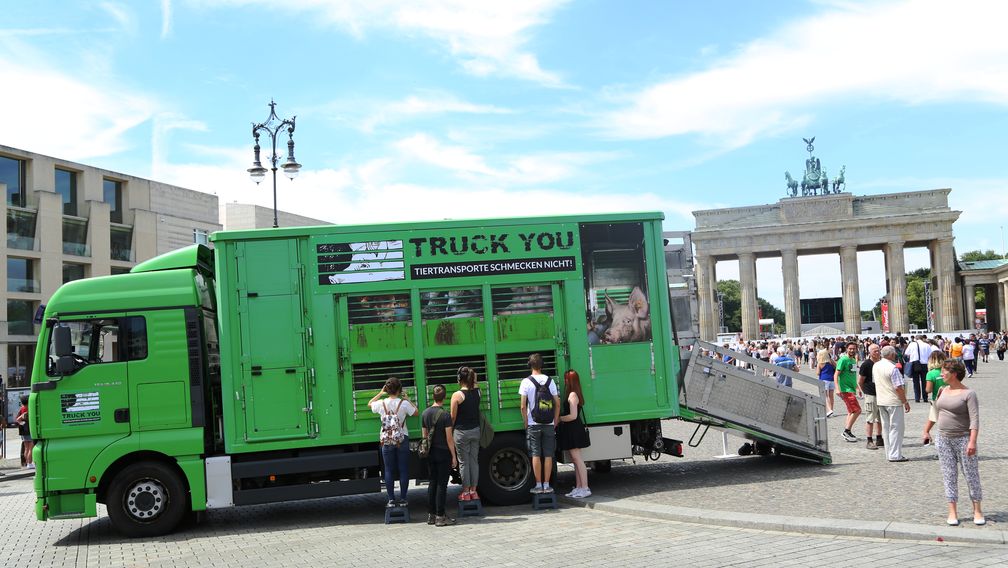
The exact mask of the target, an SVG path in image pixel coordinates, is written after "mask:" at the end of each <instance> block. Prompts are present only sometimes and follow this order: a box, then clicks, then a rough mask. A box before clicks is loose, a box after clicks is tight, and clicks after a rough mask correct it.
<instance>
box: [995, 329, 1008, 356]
mask: <svg viewBox="0 0 1008 568" xmlns="http://www.w3.org/2000/svg"><path fill="white" fill-rule="evenodd" d="M996 349H997V356H998V361H1004V354H1005V351H1008V332H1005V333H1003V334H1001V337H999V338H998V340H997V346H996Z"/></svg>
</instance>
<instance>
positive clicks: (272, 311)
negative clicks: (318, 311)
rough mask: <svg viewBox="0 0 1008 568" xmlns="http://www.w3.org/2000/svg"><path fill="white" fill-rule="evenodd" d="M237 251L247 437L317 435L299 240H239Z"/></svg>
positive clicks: (262, 439)
mask: <svg viewBox="0 0 1008 568" xmlns="http://www.w3.org/2000/svg"><path fill="white" fill-rule="evenodd" d="M236 254H237V256H238V279H239V286H238V318H239V325H240V330H241V347H242V368H241V372H242V387H243V390H244V400H245V440H246V441H248V442H265V441H274V440H287V439H296V438H305V437H310V436H314V435H316V434H317V431H316V428H315V424H314V421H313V419H312V418H313V417H312V392H311V391H310V384H309V381H308V369H307V365H306V360H305V342H306V334H307V328H308V326H307V324H306V315H305V313H304V309H303V307H302V298H301V288H302V281H303V274H302V273H303V269H302V265H301V263H300V262H299V258H298V249H297V241H295V240H290V239H282V240H281V239H276V240H262V241H247V242H240V243H236Z"/></svg>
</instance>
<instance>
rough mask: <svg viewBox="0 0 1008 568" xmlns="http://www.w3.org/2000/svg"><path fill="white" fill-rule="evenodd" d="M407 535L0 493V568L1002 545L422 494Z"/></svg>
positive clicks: (355, 518)
mask: <svg viewBox="0 0 1008 568" xmlns="http://www.w3.org/2000/svg"><path fill="white" fill-rule="evenodd" d="M410 497H411V505H412V509H413V511H414V515H416V516H415V517H414V519H413V522H412V523H410V524H406V525H384V524H383V523H382V505H383V501H382V499H381V498H380V497H378V496H367V497H349V498H334V499H324V500H315V501H305V502H300V503H286V504H278V505H264V506H255V507H244V508H237V509H228V510H224V511H219V512H212V513H210V514H209V515H208V518H207V519H206V520H205V521H204V522H203V523H202V524H200V525H198V526H189V527H186V528H184V529H183V530H181V531H179V532H178V533H176V534H174V535H171V536H169V537H165V538H160V539H151V540H130V539H124V538H122V537H120V536H118V535H117V534H116V533H115V532H113V531H112V530H111V527H110V525H109V522H108V519H107V518H106V517H105V516H104V509H101V516H100V517H99V518H98V519H86V520H72V521H50V522H46V523H41V522H37V521H35V520H34V518H33V516H32V509H33V508H32V504H33V502H34V496H33V494H32V493H31V482H30V480H28V479H21V480H15V481H10V482H6V483H4V484H0V511H3V512H4V514H3V515H2V517H0V534H3V535H4V536H5V538H4V539H3V541H2V542H3V544H2V545H0V566H18V567H24V566H47V567H48V566H81V567H85V566H96V567H102V568H113V567H119V566H156V567H167V566H180V567H181V566H184V567H191V566H235V565H238V566H280V565H285V566H351V565H353V566H377V565H384V566H389V565H392V566H404V565H413V566H426V565H443V564H446V563H455V564H460V565H464V566H474V567H481V566H486V567H494V568H498V567H509V566H516V567H526V566H545V565H553V566H595V565H613V564H619V565H631V566H636V565H650V566H667V565H670V564H671V563H672V561H673V559H676V558H678V559H680V560H682V561H687V562H689V564H690V565H691V566H697V567H703V566H757V567H759V566H773V567H778V566H812V565H820V564H824V563H827V562H829V563H835V562H836V561H837V560H838V559H843V562H844V563H851V562H854V561H859V563H864V562H868V563H869V564H868V565H872V566H897V565H905V564H909V563H910V562H915V563H922V564H921V565H924V564H929V565H941V564H951V563H953V562H955V563H956V564H957V565H962V566H993V565H1003V564H1004V563H1006V562H1008V548H1005V547H1004V546H1003V545H966V544H960V545H956V544H949V543H941V542H910V541H887V540H881V539H855V538H845V537H829V536H815V535H798V534H789V533H780V532H766V531H757V530H747V529H733V528H722V527H710V526H704V525H695V524H688V523H679V522H674V521H664V520H655V519H646V518H640V517H636V516H625V515H616V514H610V513H605V512H599V511H592V510H589V509H582V508H577V507H573V508H568V507H561V509H560V510H558V511H546V512H535V511H532V510H531V509H530V508H529V507H507V508H487V510H486V511H487V515H486V516H485V517H484V518H481V519H475V520H473V519H464V520H462V521H460V523H459V524H458V525H457V526H455V527H450V528H435V527H432V526H428V525H427V524H425V523H424V520H425V519H421V518H419V517H420V515H419V513H420V512H421V511H423V509H424V492H423V491H421V490H414V491H413V492H412V494H411V496H410Z"/></svg>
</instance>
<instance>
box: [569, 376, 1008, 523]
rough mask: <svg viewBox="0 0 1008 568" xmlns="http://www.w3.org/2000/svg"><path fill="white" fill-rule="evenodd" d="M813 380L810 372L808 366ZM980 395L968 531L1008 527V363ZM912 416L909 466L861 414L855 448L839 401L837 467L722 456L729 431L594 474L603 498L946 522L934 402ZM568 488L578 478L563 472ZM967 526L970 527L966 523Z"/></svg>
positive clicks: (666, 427)
mask: <svg viewBox="0 0 1008 568" xmlns="http://www.w3.org/2000/svg"><path fill="white" fill-rule="evenodd" d="M803 371H804V372H805V373H806V374H809V372H808V370H807V369H803ZM966 384H967V385H968V386H970V388H973V389H975V390H976V391H977V395H978V397H979V399H980V416H981V420H980V437H979V440H978V444H977V445H978V450H979V455H980V478H981V482H982V485H983V491H984V500H983V507H984V512H985V513H986V516H987V520H988V527H975V526H974V525H973V524H972V523H963V524H962V525H961V527H960V530H990V529H994V530H1001V529H1004V528H1006V526H1008V444H1006V443H1005V442H1004V440H1005V437H1006V435H1008V413H1006V411H1005V410H1004V409H1006V408H1008V361H998V360H997V358H996V357H992V360H991V362H990V363H987V364H981V366H980V369H979V371H978V372H977V373H976V374H975V375H974V376H973V377H972V378H968V379H966ZM910 400H911V411H910V413H909V414H908V415H907V425H906V439H905V442H904V455H906V456H907V457H908V458H910V461H909V462H905V463H889V462H887V461H886V457H885V453H884V451H882V450H879V451H871V450H868V449H866V448H865V437H864V420H863V417H862V418H859V419H858V422H857V423H856V424H855V426H854V427H853V428H852V430H853V431H854V433H855V434H856V435H857V436H858V438H859V441H858V442H856V443H851V442H846V441H844V439H843V438H842V437H841V436H840V433H841V432H842V431H843V423H844V422H843V421H844V418H845V416H846V410H845V408H844V405H843V403H842V402H841V401H840V399H839V398H837V401H836V403H837V404H836V407H835V408H836V409H837V414H838V416H834V417H833V418H830V419H829V428H830V451H831V453H832V455H833V464H832V465H828V466H822V465H816V464H811V463H805V462H802V461H798V460H794V459H790V458H776V457H755V456H754V457H745V458H739V457H735V458H733V459H718V458H716V457H715V456H718V455H721V454H722V453H723V449H722V441H721V435H720V433H719V432H715V431H714V430H713V429H712V430H711V431H710V432H708V434H707V436H706V437H705V439H704V441H703V442H702V443H701V444H700V446H699V447H697V448H690V447H688V446H686V447H684V452H685V453H686V457H685V458H674V457H668V456H663V457H662V458H660V459H659V460H658V461H656V462H648V463H645V462H642V460H640V459H638V463H637V464H636V465H633V466H630V465H625V464H614V467H613V469H612V473H609V474H593V473H589V485H590V486H591V488H592V491H593V492H594V494H595V495H596V496H599V497H602V496H604V497H607V498H625V499H634V500H636V499H639V500H646V501H647V502H650V503H665V504H668V505H675V506H679V507H694V508H699V509H715V510H721V511H736V512H748V513H762V514H775V515H793V516H798V517H819V518H834V519H855V520H877V521H898V522H907V523H923V524H928V525H935V526H943V525H944V523H945V517H946V505H945V496H944V490H943V486H942V479H941V471H940V469H939V466H938V461H937V460H936V459H934V456H935V450H934V447H933V446H924V445H922V444H921V441H920V433H921V431H922V430H923V427H924V422H925V421H926V420H927V415H928V413H927V408H928V407H927V405H926V404H914V403H913V402H912V401H913V393H912V390H911V393H910ZM694 427H695V425H693V424H690V423H685V422H680V421H666V422H665V423H664V424H663V425H662V429H663V433H664V435H665V436H667V437H671V438H677V439H680V440H688V439H689V437H690V435H691V434H692V433H693V429H694ZM728 440H729V442H728V451H729V452H732V453H733V452H735V451H736V450H737V449H738V447H739V446H740V445H741V444H742V442H743V440H742V439H741V438H736V437H734V436H729V438H728ZM559 478H560V483H561V485H563V484H564V483H571V481H572V480H573V475H572V473H570V472H561V474H560V476H559ZM959 486H960V487H959V500H960V501H959V514H960V518H961V519H963V520H971V519H972V517H971V512H972V509H971V506H970V501H969V493H968V491H967V488H966V485H965V480H964V479H963V478H962V476H961V475H960V481H959ZM967 524H968V525H969V526H966V525H967Z"/></svg>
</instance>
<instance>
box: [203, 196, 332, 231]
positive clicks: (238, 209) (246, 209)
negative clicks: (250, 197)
mask: <svg viewBox="0 0 1008 568" xmlns="http://www.w3.org/2000/svg"><path fill="white" fill-rule="evenodd" d="M221 213H222V218H223V219H224V230H225V231H240V230H247V229H268V228H270V227H272V226H273V209H271V208H269V207H263V206H261V205H253V204H251V203H225V204H224V210H223V211H221ZM277 224H278V225H280V226H281V227H313V226H316V225H332V223H330V222H328V221H322V220H320V219H312V218H311V217H304V216H302V215H295V214H294V213H288V212H286V211H277Z"/></svg>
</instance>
